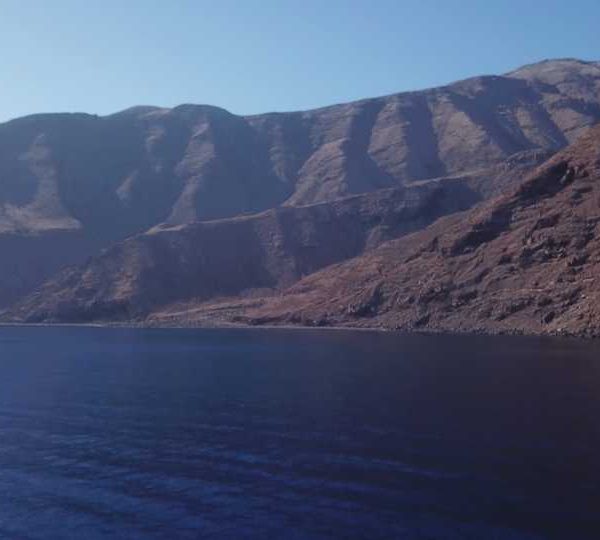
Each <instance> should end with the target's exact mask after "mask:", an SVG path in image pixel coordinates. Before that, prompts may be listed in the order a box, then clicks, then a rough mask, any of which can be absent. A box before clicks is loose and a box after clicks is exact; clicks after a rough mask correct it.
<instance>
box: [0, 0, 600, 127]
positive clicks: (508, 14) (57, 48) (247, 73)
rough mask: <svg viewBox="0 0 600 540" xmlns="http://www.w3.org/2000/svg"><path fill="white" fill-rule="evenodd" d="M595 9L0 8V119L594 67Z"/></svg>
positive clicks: (436, 5)
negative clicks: (576, 64)
mask: <svg viewBox="0 0 600 540" xmlns="http://www.w3.org/2000/svg"><path fill="white" fill-rule="evenodd" d="M599 23H600V0H589V1H588V0H570V1H566V0H479V1H474V0H438V1H434V0H404V1H403V0H212V1H208V0H195V1H194V0H120V1H114V0H102V1H99V0H0V76H1V77H2V88H1V90H0V96H1V98H2V99H0V120H6V119H8V118H13V117H17V116H21V115H25V114H30V113H37V112H54V111H85V112H91V113H98V114H108V113H111V112H115V111H117V110H120V109H123V108H127V107H130V106H132V105H138V104H145V105H161V106H173V105H176V104H179V103H208V104H213V105H219V106H221V107H224V108H226V109H228V110H230V111H232V112H235V113H239V114H252V113H259V112H266V111H273V110H275V111H283V110H295V109H307V108H312V107H317V106H322V105H328V104H332V103H337V102H342V101H350V100H354V99H358V98H363V97H371V96H376V95H382V94H389V93H393V92H398V91H402V90H414V89H419V88H425V87H429V86H435V85H439V84H444V83H447V82H451V81H453V80H456V79H460V78H465V77H469V76H472V75H477V74H484V73H502V72H506V71H509V70H511V69H513V68H516V67H518V66H520V65H522V64H525V63H529V62H534V61H537V60H541V59H545V58H554V57H578V58H582V59H586V60H600V31H599V30H598V24H599Z"/></svg>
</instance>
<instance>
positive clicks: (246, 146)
mask: <svg viewBox="0 0 600 540" xmlns="http://www.w3.org/2000/svg"><path fill="white" fill-rule="evenodd" d="M599 120H600V65H599V64H598V63H594V62H582V61H578V60H556V61H547V62H542V63H539V64H533V65H530V66H526V67H524V68H521V69H519V70H516V71H514V72H512V73H509V74H507V75H504V76H481V77H475V78H472V79H468V80H465V81H460V82H457V83H454V84H451V85H448V86H445V87H440V88H435V89H431V90H424V91H418V92H410V93H403V94H396V95H392V96H386V97H381V98H373V99H368V100H363V101H360V102H355V103H349V104H344V105H336V106H331V107H326V108H323V109H318V110H314V111H305V112H294V113H273V114H265V115H259V116H251V117H241V116H235V115H233V114H230V113H228V112H227V111H224V110H222V109H218V108H215V107H209V106H201V105H183V106H180V107H176V108H174V109H160V108H153V107H138V108H133V109H130V110H127V111H123V112H121V113H117V114H115V115H112V116H108V117H96V116H91V115H85V114H76V115H60V114H57V115H38V116H32V117H26V118H21V119H17V120H14V121H11V122H8V123H6V124H2V125H0V246H2V248H3V254H4V258H3V260H4V263H3V265H2V268H0V305H1V306H3V307H4V314H3V316H2V318H3V320H4V321H5V322H36V323H39V322H75V323H77V322H114V321H120V322H124V321H130V322H143V323H148V324H224V323H232V322H233V323H248V324H308V325H332V326H368V327H382V328H402V329H432V330H452V331H494V332H495V331H515V332H517V331H525V332H549V333H553V332H563V331H564V332H570V333H581V334H584V333H587V334H591V333H595V332H596V326H597V319H596V317H597V312H596V311H595V307H594V302H595V295H594V292H593V288H594V281H593V279H594V278H593V276H594V268H595V266H594V264H595V260H596V259H595V251H594V249H595V226H596V221H595V220H596V219H597V216H598V215H600V214H599V212H597V207H598V194H597V193H596V187H595V180H596V178H597V172H598V171H597V156H598V152H597V150H598V147H599V146H600V136H599V132H598V130H592V131H589V130H590V127H591V126H592V125H593V124H595V123H596V122H597V121H599ZM569 145H572V146H569ZM565 147H566V149H564V148H565ZM562 149H564V150H562ZM556 152H558V154H556V155H555V156H554V157H552V156H553V154H555V153H556ZM471 208H472V209H471ZM470 209H471V210H470ZM457 212H458V213H457ZM443 216H448V217H443ZM439 218H441V219H439ZM436 220H437V221H436Z"/></svg>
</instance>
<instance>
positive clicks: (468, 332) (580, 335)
mask: <svg viewBox="0 0 600 540" xmlns="http://www.w3.org/2000/svg"><path fill="white" fill-rule="evenodd" d="M15 327H22V328H101V329H102V328H123V329H160V330H169V329H172V330H194V329H196V330H296V331H301V330H303V331H307V330H308V331H318V332H323V331H325V332H327V331H333V332H375V333H385V334H398V335H400V334H416V335H423V336H427V335H431V336H436V335H449V336H453V335H454V336H490V337H494V336H512V337H546V338H565V339H577V340H580V341H594V340H596V339H599V338H600V334H598V333H595V332H593V331H592V332H589V331H587V329H584V330H582V331H580V332H569V331H566V330H564V331H560V332H557V331H552V332H528V331H525V330H523V329H519V328H512V329H485V328H471V329H466V328H460V329H447V328H389V327H385V326H350V325H330V326H327V325H323V326H317V325H298V324H247V323H231V322H225V321H218V322H215V321H210V323H209V324H198V323H196V324H181V323H174V324H157V323H155V322H153V321H140V322H134V321H127V322H116V321H115V322H112V321H107V322H94V323H91V322H90V323H74V322H71V323H50V322H44V323H25V322H0V328H15Z"/></svg>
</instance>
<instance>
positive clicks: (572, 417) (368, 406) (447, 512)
mask: <svg viewBox="0 0 600 540" xmlns="http://www.w3.org/2000/svg"><path fill="white" fill-rule="evenodd" d="M599 510H600V344H599V343H595V342H583V341H575V340H560V339H549V338H518V337H481V336H470V337H469V336H424V335H400V334H391V333H390V334H386V333H375V332H373V333H371V332H345V331H309V330H307V331H301V330H298V331H293V330H157V329H131V330H130V329H108V328H106V329H101V328H67V327H60V328H0V538H9V539H12V538H15V539H61V540H62V539H71V538H73V539H101V538H102V539H103V538H124V539H138V538H140V539H168V540H174V539H179V538H182V539H192V538H193V539H196V538H236V539H238V538H260V539H263V538H285V539H287V540H291V539H297V538H298V539H299V538H345V539H347V538H368V539H376V538H385V539H388V538H407V539H413V538H414V539H438V538H450V539H455V538H456V539H458V538H473V539H505V538H507V539H538V538H539V539H541V538H565V539H577V540H579V539H586V538H590V539H597V538H600V512H599Z"/></svg>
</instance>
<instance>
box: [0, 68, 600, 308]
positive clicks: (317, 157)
mask: <svg viewBox="0 0 600 540" xmlns="http://www.w3.org/2000/svg"><path fill="white" fill-rule="evenodd" d="M598 119H600V68H599V67H598V65H597V64H596V63H592V62H582V61H578V60H560V61H551V62H545V63H541V64H536V65H533V66H527V67H525V68H522V69H521V70H517V71H516V72H514V73H512V74H508V75H507V76H501V77H498V76H489V77H477V78H474V79H469V80H466V81H461V82H458V83H455V84H451V85H449V86H445V87H441V88H436V89H431V90H424V91H420V92H409V93H402V94H396V95H392V96H386V97H381V98H375V99H369V100H364V101H359V102H355V103H349V104H343V105H336V106H332V107H326V108H323V109H318V110H313V111H305V112H293V113H278V114H264V115H257V116H250V117H242V116H236V115H233V114H231V113H228V112H227V111H224V110H222V109H219V108H216V107H209V106H202V105H182V106H179V107H175V108H174V109H161V108H156V107H136V108H133V109H129V110H126V111H123V112H121V113H118V114H114V115H111V116H107V117H97V116H92V115H86V114H50V115H36V116H30V117H26V118H20V119H17V120H13V121H11V122H7V123H5V124H1V125H0V245H10V246H15V249H14V252H13V251H11V250H7V251H5V252H3V256H4V259H5V260H8V261H10V264H8V265H6V266H0V306H5V305H7V304H9V303H11V302H12V301H13V300H14V299H15V298H16V297H18V296H19V295H21V294H23V293H25V292H27V291H29V290H31V289H32V288H34V287H35V286H37V285H39V284H40V283H41V280H43V279H45V278H46V277H48V276H50V275H51V274H52V273H54V272H55V270H56V269H57V268H58V267H60V265H61V262H62V264H71V263H77V262H80V261H82V260H83V259H84V257H86V256H88V255H89V254H91V253H94V252H95V251H96V250H97V249H99V248H100V247H106V246H108V245H110V244H111V243H113V242H115V241H118V240H121V239H124V238H126V237H128V236H130V235H132V234H136V233H139V232H142V231H145V230H147V229H148V228H150V227H153V226H155V225H157V224H160V223H167V224H170V225H182V224H188V223H193V222H196V221H201V220H210V219H218V218H225V217H232V216H235V215H239V214H244V213H255V212H261V211H264V210H266V209H269V208H275V207H278V206H280V205H286V206H302V205H307V204H315V203H319V202H325V201H331V200H335V199H336V198H340V197H345V196H348V195H352V194H360V193H368V192H372V191H374V190H377V189H384V188H392V187H399V186H406V185H410V184H411V183H412V182H415V181H424V180H427V179H431V178H439V177H444V176H456V175H465V174H471V175H473V176H477V177H478V178H479V179H480V181H479V182H478V184H477V189H478V190H479V192H480V193H481V194H483V195H484V196H486V195H488V194H490V193H495V192H496V191H497V189H498V186H497V185H496V184H495V183H494V181H493V180H494V179H495V178H496V177H497V175H496V174H495V173H494V172H493V170H494V168H497V167H498V166H499V165H500V164H501V163H503V162H505V161H506V160H507V158H509V157H511V156H515V155H516V156H529V157H527V159H529V160H530V161H531V159H532V156H535V155H537V154H539V153H540V152H541V154H543V153H545V152H554V151H556V150H558V149H559V148H561V147H563V146H564V145H565V144H567V143H568V142H570V141H572V140H573V139H574V138H575V137H576V136H578V134H580V133H581V131H582V130H583V129H585V128H586V127H587V126H589V125H591V124H592V123H593V122H595V121H597V120H598ZM533 161H535V159H534V160H533ZM490 168H492V169H490ZM5 239H6V241H5ZM41 243H42V244H44V245H47V246H50V245H53V244H56V245H57V246H58V247H57V252H60V253H61V256H60V257H55V258H54V259H53V260H52V261H51V260H49V259H48V258H47V257H44V256H38V255H37V253H38V252H37V248H36V246H38V245H39V244H41ZM69 246H72V247H69ZM31 268H35V270H34V271H32V270H31Z"/></svg>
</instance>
